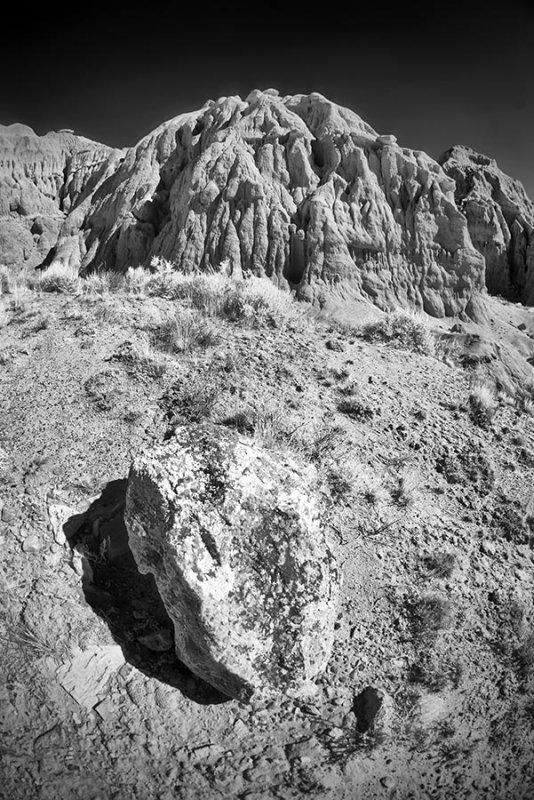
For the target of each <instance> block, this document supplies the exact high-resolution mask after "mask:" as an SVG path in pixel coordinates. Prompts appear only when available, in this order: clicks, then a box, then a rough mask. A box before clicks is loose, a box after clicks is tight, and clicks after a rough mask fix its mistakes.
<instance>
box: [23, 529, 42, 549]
mask: <svg viewBox="0 0 534 800" xmlns="http://www.w3.org/2000/svg"><path fill="white" fill-rule="evenodd" d="M22 549H23V550H24V552H25V553H38V552H39V551H40V550H41V542H40V541H39V539H38V537H37V536H36V535H35V534H33V533H32V534H30V535H29V536H27V537H26V538H25V539H24V541H23V542H22Z"/></svg>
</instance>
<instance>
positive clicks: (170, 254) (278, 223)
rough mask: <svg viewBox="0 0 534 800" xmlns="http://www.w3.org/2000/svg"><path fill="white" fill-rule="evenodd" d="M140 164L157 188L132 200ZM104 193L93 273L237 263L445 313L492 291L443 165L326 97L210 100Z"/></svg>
mask: <svg viewBox="0 0 534 800" xmlns="http://www.w3.org/2000/svg"><path fill="white" fill-rule="evenodd" d="M165 137H166V138H165ZM162 140H165V142H166V144H165V146H164V147H162V148H161V155H159V156H158V158H157V159H156V160H154V159H153V158H152V161H150V157H151V156H152V154H153V152H154V144H155V142H158V144H159V142H161V141H162ZM149 163H150V167H149ZM139 164H142V165H143V166H142V170H141V171H142V174H143V175H144V176H145V180H144V181H143V183H142V185H141V186H139V187H138V188H137V189H136V190H135V192H134V193H132V191H131V187H132V183H131V181H132V175H136V174H139ZM103 188H104V190H107V195H106V196H104V194H103V195H102V196H103V199H102V201H101V202H100V204H99V205H98V207H96V208H95V209H94V210H92V212H91V213H90V215H89V216H88V227H89V228H90V233H89V234H88V236H87V240H86V246H87V256H86V257H85V259H84V260H83V263H82V266H83V267H84V268H94V267H101V266H102V267H113V268H118V269H124V268H125V267H126V266H128V265H131V264H138V263H141V264H145V265H147V264H148V263H149V262H150V260H151V258H152V257H153V256H154V255H158V256H163V257H164V258H167V259H169V260H170V261H172V262H173V263H175V264H176V265H177V267H178V268H179V269H182V270H186V271H188V270H197V269H198V270H209V269H211V268H213V267H216V266H217V265H218V264H219V263H220V262H221V261H226V262H228V264H229V266H230V268H231V269H232V270H233V271H234V272H236V273H241V272H245V273H246V272H250V273H253V274H256V275H267V276H268V277H270V278H271V279H272V280H273V281H275V282H276V283H278V285H280V286H288V285H291V286H293V287H296V288H297V291H298V294H299V295H300V296H301V297H304V298H308V299H317V298H319V299H320V297H321V294H323V293H324V291H325V290H327V289H332V288H337V289H338V290H341V291H342V292H345V293H346V294H351V295H354V296H356V297H359V298H365V299H368V300H371V301H372V302H374V303H376V304H378V305H380V306H381V307H383V308H389V307H391V306H396V305H399V304H401V305H407V306H415V307H418V308H422V309H425V310H426V311H427V312H429V313H430V314H433V315H436V316H443V315H445V314H457V313H462V312H463V311H465V310H466V309H467V310H468V311H470V310H471V311H472V310H473V309H472V306H473V303H472V298H473V297H474V296H476V294H477V292H478V290H479V289H481V288H482V287H483V259H482V258H481V257H480V254H479V253H478V252H477V251H476V250H475V249H474V248H473V246H472V244H471V241H470V238H469V234H468V231H467V225H466V222H465V218H464V217H463V215H462V214H460V212H459V211H458V209H457V208H456V205H455V201H454V183H453V182H452V181H451V180H450V178H448V177H447V176H446V175H445V174H444V173H443V171H442V170H441V168H440V167H439V165H438V164H437V163H436V162H434V161H433V160H432V159H431V158H429V157H428V156H427V155H425V154H424V153H422V152H416V151H411V150H407V149H405V148H401V147H400V146H399V145H397V143H396V140H395V137H393V136H379V135H378V134H377V133H376V132H375V131H373V129H372V128H371V127H370V126H369V125H367V124H366V123H365V122H363V121H362V120H361V119H360V118H359V117H358V116H357V115H356V114H354V113H353V112H351V111H349V110H347V109H343V108H341V107H339V106H336V105H335V104H333V103H330V102H329V101H328V100H327V99H326V98H324V97H322V96H321V95H319V94H312V95H309V96H304V95H297V96H294V97H285V98H280V97H278V96H277V94H276V93H275V92H273V91H267V92H260V91H255V92H252V93H251V94H250V95H249V96H248V97H247V99H246V100H241V99H240V98H239V97H227V98H221V99H220V100H218V101H217V102H209V103H207V104H206V106H205V107H204V108H203V109H201V110H200V111H199V112H196V113H194V114H191V115H186V116H185V117H181V118H178V119H176V120H173V121H172V123H169V124H168V126H162V128H160V129H158V131H157V132H155V134H153V135H152V137H149V139H147V140H143V141H142V142H141V143H140V145H138V146H137V147H136V148H134V149H133V150H132V151H130V153H129V154H128V156H127V157H126V159H125V161H124V163H123V165H122V167H121V169H120V171H119V172H118V174H117V175H116V176H115V178H114V180H113V182H112V183H110V184H109V186H107V187H106V186H105V187H103Z"/></svg>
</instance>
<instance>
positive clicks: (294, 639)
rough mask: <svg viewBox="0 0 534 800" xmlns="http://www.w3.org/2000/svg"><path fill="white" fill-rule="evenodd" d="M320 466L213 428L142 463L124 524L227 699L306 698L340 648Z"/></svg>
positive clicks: (194, 658)
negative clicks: (257, 696)
mask: <svg viewBox="0 0 534 800" xmlns="http://www.w3.org/2000/svg"><path fill="white" fill-rule="evenodd" d="M316 486H317V475H316V472H315V469H314V467H313V466H306V467H302V466H301V465H299V464H297V463H296V462H295V461H294V460H293V459H291V458H289V457H288V456H286V455H282V454H279V453H276V454H274V453H272V452H269V451H267V450H265V449H263V448H261V447H259V446H258V445H257V444H256V443H255V442H254V441H253V440H251V439H250V438H248V437H246V436H244V435H241V434H239V433H237V432H236V431H233V430H229V429H227V428H224V427H222V426H216V425H212V424H199V425H188V426H183V427H179V428H178V429H177V430H176V431H175V434H174V436H173V438H172V439H171V440H169V441H167V442H166V443H164V444H162V445H159V446H156V447H153V448H152V449H151V450H149V451H146V452H145V453H143V454H141V455H140V456H139V457H138V458H136V459H135V461H134V463H133V464H132V467H131V470H130V476H129V482H128V491H127V500H126V512H125V521H126V526H127V529H128V534H129V541H130V547H131V549H132V552H133V554H134V557H135V559H136V562H137V564H138V567H139V569H140V571H141V572H143V573H146V572H151V573H153V575H154V577H155V580H156V583H157V586H158V590H159V592H160V595H161V597H162V600H163V602H164V604H165V607H166V609H167V612H168V614H169V616H170V617H171V619H172V620H173V623H174V627H175V641H176V651H177V654H178V656H179V658H180V659H181V660H182V661H183V662H184V663H185V664H186V665H187V666H188V667H189V668H190V669H191V670H192V671H193V672H194V673H195V674H197V675H198V676H199V677H201V678H203V679H204V680H206V681H207V682H208V683H210V684H211V685H212V686H214V687H216V688H217V689H219V690H220V691H222V692H223V693H224V694H227V695H228V696H230V697H234V698H237V699H239V700H248V699H249V698H250V697H251V696H252V695H253V694H257V693H260V694H261V695H273V694H277V693H280V692H286V693H289V694H292V695H299V694H305V693H306V692H307V691H309V690H310V688H311V686H312V685H313V683H312V682H313V679H314V678H315V677H317V676H318V675H319V674H320V673H321V672H322V671H323V670H324V668H325V666H326V664H327V661H328V658H329V655H330V651H331V646H332V641H333V631H334V622H335V619H336V615H337V605H338V595H339V587H340V574H339V571H338V569H337V566H336V563H335V559H334V556H333V554H332V552H331V550H330V548H329V546H328V543H327V540H326V536H325V533H324V529H323V527H322V525H321V502H320V495H319V492H318V491H317V488H316Z"/></svg>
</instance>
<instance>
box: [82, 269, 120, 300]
mask: <svg viewBox="0 0 534 800" xmlns="http://www.w3.org/2000/svg"><path fill="white" fill-rule="evenodd" d="M124 283H125V281H124V275H123V274H122V273H121V272H115V271H112V270H97V271H96V272H92V273H91V274H90V275H87V276H86V277H85V278H84V279H83V281H82V289H83V291H84V292H87V293H88V294H99V295H104V294H108V293H109V292H114V291H117V290H118V289H122V288H123V286H124Z"/></svg>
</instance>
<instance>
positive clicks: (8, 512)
mask: <svg viewBox="0 0 534 800" xmlns="http://www.w3.org/2000/svg"><path fill="white" fill-rule="evenodd" d="M16 518H17V515H16V514H15V511H14V509H13V508H11V507H10V506H4V507H3V508H2V522H15V520H16Z"/></svg>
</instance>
